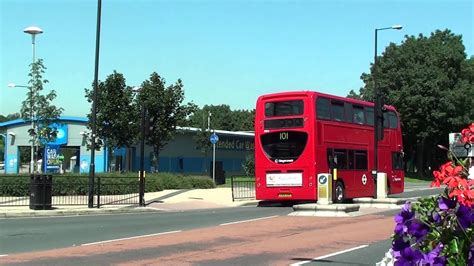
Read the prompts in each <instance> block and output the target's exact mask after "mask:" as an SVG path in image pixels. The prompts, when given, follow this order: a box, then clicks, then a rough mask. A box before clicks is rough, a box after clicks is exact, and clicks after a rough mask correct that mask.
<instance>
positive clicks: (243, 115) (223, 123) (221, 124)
mask: <svg viewBox="0 0 474 266" xmlns="http://www.w3.org/2000/svg"><path fill="white" fill-rule="evenodd" d="M209 114H211V117H210V125H209V126H210V128H211V129H219V130H229V131H253V127H254V125H253V124H254V119H255V110H252V111H248V110H235V111H233V110H231V109H230V106H229V105H226V104H221V105H204V107H203V108H202V109H198V110H196V112H194V113H193V114H192V115H191V116H190V118H189V121H188V125H189V126H192V127H197V128H201V126H204V127H207V117H208V115H209Z"/></svg>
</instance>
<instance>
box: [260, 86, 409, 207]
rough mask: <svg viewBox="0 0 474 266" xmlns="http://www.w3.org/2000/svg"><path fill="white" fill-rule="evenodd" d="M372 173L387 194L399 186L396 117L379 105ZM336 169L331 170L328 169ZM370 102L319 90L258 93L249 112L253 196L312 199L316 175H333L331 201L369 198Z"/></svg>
mask: <svg viewBox="0 0 474 266" xmlns="http://www.w3.org/2000/svg"><path fill="white" fill-rule="evenodd" d="M383 116H384V120H383V121H384V138H383V140H381V141H379V144H378V171H379V172H383V173H386V174H387V185H388V193H389V194H395V193H401V192H403V190H404V171H403V145H402V134H401V128H400V122H399V115H398V113H397V111H396V110H395V108H394V107H392V106H384V112H383ZM334 169H337V171H334ZM373 169H374V104H373V103H371V102H365V101H360V100H355V99H350V98H344V97H338V96H333V95H328V94H323V93H319V92H311V91H301V92H284V93H275V94H268V95H263V96H260V97H259V98H258V100H257V106H256V114H255V190H256V198H257V199H258V200H317V199H318V195H317V176H318V174H320V173H337V175H336V176H334V178H333V181H332V182H333V184H332V187H333V202H336V203H338V202H342V201H343V200H345V199H351V198H356V197H371V196H373V194H374V190H375V187H374V186H375V182H374V179H373V177H372V170H373Z"/></svg>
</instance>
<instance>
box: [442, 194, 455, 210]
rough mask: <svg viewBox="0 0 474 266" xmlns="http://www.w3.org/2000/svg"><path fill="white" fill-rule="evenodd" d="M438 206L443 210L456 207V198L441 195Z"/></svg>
mask: <svg viewBox="0 0 474 266" xmlns="http://www.w3.org/2000/svg"><path fill="white" fill-rule="evenodd" d="M438 207H439V208H440V210H442V211H447V210H449V209H454V207H456V200H454V199H453V200H452V199H447V198H445V197H440V198H439V199H438Z"/></svg>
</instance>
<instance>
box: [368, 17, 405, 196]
mask: <svg viewBox="0 0 474 266" xmlns="http://www.w3.org/2000/svg"><path fill="white" fill-rule="evenodd" d="M402 28H403V27H402V26H401V25H393V26H391V27H385V28H378V29H375V54H374V73H373V75H372V78H373V79H374V100H375V108H374V169H373V170H372V177H373V178H374V198H377V185H376V184H377V173H378V169H379V167H378V164H379V161H378V145H379V140H382V139H383V113H382V107H383V96H382V94H381V93H380V91H379V90H378V87H377V33H378V32H379V31H382V30H401V29H402Z"/></svg>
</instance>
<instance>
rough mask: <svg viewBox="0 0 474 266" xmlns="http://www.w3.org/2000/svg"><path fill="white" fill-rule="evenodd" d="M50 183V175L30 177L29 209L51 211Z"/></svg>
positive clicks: (51, 179)
mask: <svg viewBox="0 0 474 266" xmlns="http://www.w3.org/2000/svg"><path fill="white" fill-rule="evenodd" d="M52 181H53V176H52V175H37V174H33V175H31V176H30V209H32V210H50V209H51V199H52V184H53V182H52Z"/></svg>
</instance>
